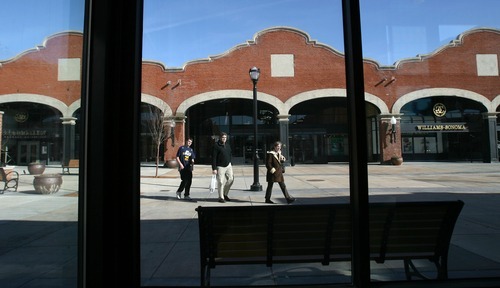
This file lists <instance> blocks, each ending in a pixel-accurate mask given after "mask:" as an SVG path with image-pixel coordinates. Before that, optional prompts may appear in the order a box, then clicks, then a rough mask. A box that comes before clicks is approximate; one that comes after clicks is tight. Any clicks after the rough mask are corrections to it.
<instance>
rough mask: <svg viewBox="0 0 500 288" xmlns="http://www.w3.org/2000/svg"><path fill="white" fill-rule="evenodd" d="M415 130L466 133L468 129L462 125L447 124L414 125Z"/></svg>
mask: <svg viewBox="0 0 500 288" xmlns="http://www.w3.org/2000/svg"><path fill="white" fill-rule="evenodd" d="M415 130H416V131H418V132H468V131H469V128H468V127H467V125H466V124H463V123H448V124H426V125H415Z"/></svg>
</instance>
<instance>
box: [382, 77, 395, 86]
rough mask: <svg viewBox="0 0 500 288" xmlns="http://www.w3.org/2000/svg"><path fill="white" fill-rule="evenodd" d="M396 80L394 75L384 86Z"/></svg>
mask: <svg viewBox="0 0 500 288" xmlns="http://www.w3.org/2000/svg"><path fill="white" fill-rule="evenodd" d="M394 81H396V77H394V76H392V77H391V79H390V80H389V82H387V83H385V85H384V87H387V86H389V85H391V84H392V82H394Z"/></svg>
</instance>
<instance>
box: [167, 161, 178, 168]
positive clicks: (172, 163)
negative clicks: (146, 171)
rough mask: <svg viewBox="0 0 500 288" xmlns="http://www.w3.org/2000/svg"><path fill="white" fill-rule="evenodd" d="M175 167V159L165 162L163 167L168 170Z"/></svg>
mask: <svg viewBox="0 0 500 288" xmlns="http://www.w3.org/2000/svg"><path fill="white" fill-rule="evenodd" d="M177 165H178V163H177V160H175V159H171V160H167V161H166V162H165V166H167V167H168V168H177Z"/></svg>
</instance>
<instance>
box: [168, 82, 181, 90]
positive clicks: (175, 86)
mask: <svg viewBox="0 0 500 288" xmlns="http://www.w3.org/2000/svg"><path fill="white" fill-rule="evenodd" d="M181 84H182V80H181V79H179V80H177V83H175V85H174V86H172V88H170V89H172V90H174V89H175V88H177V87H179V86H180V85H181Z"/></svg>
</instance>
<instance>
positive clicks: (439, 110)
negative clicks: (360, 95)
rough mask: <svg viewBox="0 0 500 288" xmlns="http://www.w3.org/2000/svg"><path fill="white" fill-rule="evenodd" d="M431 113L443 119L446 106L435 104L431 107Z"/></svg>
mask: <svg viewBox="0 0 500 288" xmlns="http://www.w3.org/2000/svg"><path fill="white" fill-rule="evenodd" d="M432 112H434V115H436V116H437V117H443V116H444V115H446V106H444V104H443V103H436V104H434V107H432Z"/></svg>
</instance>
